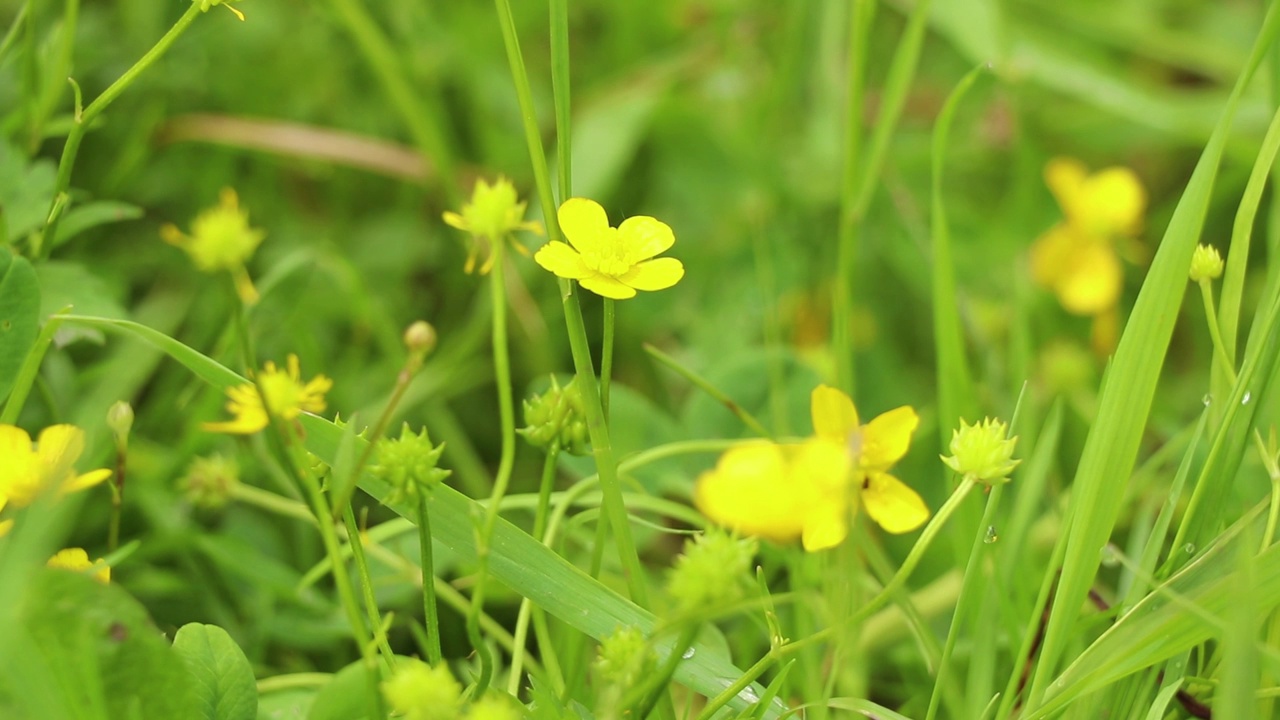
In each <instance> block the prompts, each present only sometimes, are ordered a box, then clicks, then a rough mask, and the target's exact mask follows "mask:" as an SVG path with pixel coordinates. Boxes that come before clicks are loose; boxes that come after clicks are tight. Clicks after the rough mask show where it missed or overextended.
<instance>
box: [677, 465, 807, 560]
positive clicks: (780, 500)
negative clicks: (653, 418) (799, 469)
mask: <svg viewBox="0 0 1280 720" xmlns="http://www.w3.org/2000/svg"><path fill="white" fill-rule="evenodd" d="M785 478H786V457H785V455H784V453H783V450H782V448H780V447H779V446H778V445H775V444H774V443H771V442H758V443H751V444H748V445H740V446H738V447H735V448H731V449H729V450H727V451H726V452H725V453H724V454H723V455H721V456H720V460H719V461H718V462H717V463H716V467H715V469H714V470H711V471H708V472H705V473H703V474H702V475H701V476H700V477H699V478H698V482H697V485H696V486H695V488H694V495H693V502H694V505H696V506H697V508H698V510H700V511H701V512H702V514H704V515H706V516H707V518H709V519H710V520H711V521H712V522H715V523H716V524H717V525H722V526H724V527H728V528H731V529H733V530H736V531H738V532H742V533H745V534H747V535H754V536H759V537H764V538H768V539H771V540H777V541H787V540H794V539H795V538H797V537H799V536H800V534H801V532H802V530H803V521H804V510H803V507H802V505H801V503H802V499H801V498H800V497H799V496H798V495H797V494H796V493H794V492H792V491H791V489H790V488H788V487H787V482H786V479H785Z"/></svg>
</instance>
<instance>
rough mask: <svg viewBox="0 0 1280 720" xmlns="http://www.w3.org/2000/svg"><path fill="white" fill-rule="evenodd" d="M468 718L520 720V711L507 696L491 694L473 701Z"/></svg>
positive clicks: (477, 719) (479, 719)
mask: <svg viewBox="0 0 1280 720" xmlns="http://www.w3.org/2000/svg"><path fill="white" fill-rule="evenodd" d="M467 720H520V711H519V710H516V708H515V706H514V705H513V704H512V703H511V701H510V700H508V699H506V698H505V697H501V696H499V695H494V694H489V695H486V696H484V697H482V698H480V699H479V700H477V701H475V702H473V703H471V709H470V710H469V711H468V712H467Z"/></svg>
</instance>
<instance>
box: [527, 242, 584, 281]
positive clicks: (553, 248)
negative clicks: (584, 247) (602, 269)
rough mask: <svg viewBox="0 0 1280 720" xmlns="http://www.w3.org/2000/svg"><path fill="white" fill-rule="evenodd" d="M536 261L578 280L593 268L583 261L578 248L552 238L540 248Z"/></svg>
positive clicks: (544, 266) (562, 274) (546, 267)
mask: <svg viewBox="0 0 1280 720" xmlns="http://www.w3.org/2000/svg"><path fill="white" fill-rule="evenodd" d="M533 260H534V262H536V263H538V264H539V265H541V266H542V267H543V268H544V269H546V270H549V271H551V272H552V273H555V274H556V275H557V276H559V277H562V278H569V279H570V280H578V279H579V278H584V277H587V276H588V275H590V274H591V272H592V271H591V268H588V267H587V265H586V263H584V262H583V261H582V256H581V255H579V254H578V251H577V250H574V249H573V248H571V247H569V246H568V245H565V244H564V243H562V242H560V241H559V240H552V241H551V242H549V243H547V244H546V245H543V246H542V247H541V248H539V249H538V252H537V253H535V254H534V256H533Z"/></svg>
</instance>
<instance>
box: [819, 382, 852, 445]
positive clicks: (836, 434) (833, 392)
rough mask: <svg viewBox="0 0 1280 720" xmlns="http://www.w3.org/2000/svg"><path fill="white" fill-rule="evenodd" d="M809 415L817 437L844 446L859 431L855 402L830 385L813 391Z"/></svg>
mask: <svg viewBox="0 0 1280 720" xmlns="http://www.w3.org/2000/svg"><path fill="white" fill-rule="evenodd" d="M809 414H810V416H811V417H812V418H813V433H814V434H815V435H817V436H818V437H822V438H826V439H828V440H832V441H835V442H838V443H840V444H842V445H843V444H845V443H847V442H848V441H849V435H850V434H851V433H852V432H853V431H854V430H857V429H858V411H857V409H856V408H854V406H853V400H852V399H850V398H849V396H848V395H845V394H844V393H842V392H840V391H839V390H837V389H835V388H833V387H831V386H829V385H819V386H818V387H816V388H814V389H813V393H811V394H810V396H809Z"/></svg>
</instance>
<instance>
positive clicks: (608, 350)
mask: <svg viewBox="0 0 1280 720" xmlns="http://www.w3.org/2000/svg"><path fill="white" fill-rule="evenodd" d="M615 307H616V306H615V303H614V300H613V298H605V299H604V337H603V338H602V339H601V342H600V344H601V346H602V347H601V348H600V406H601V407H602V408H604V417H605V420H606V421H608V419H609V385H610V384H611V383H612V382H613V331H614V324H615V322H616V318H617V310H616V309H615Z"/></svg>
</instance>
